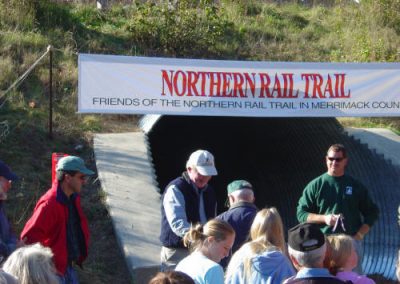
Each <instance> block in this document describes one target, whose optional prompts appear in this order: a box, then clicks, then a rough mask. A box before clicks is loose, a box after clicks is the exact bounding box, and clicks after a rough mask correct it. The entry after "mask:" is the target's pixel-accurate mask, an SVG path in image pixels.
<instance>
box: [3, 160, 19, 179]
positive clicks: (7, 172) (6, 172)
mask: <svg viewBox="0 0 400 284" xmlns="http://www.w3.org/2000/svg"><path fill="white" fill-rule="evenodd" d="M0 176H2V177H4V178H6V179H8V180H11V181H16V180H17V179H18V176H17V175H16V174H14V173H13V172H12V171H11V170H10V168H9V167H8V166H7V165H6V163H4V162H3V161H0Z"/></svg>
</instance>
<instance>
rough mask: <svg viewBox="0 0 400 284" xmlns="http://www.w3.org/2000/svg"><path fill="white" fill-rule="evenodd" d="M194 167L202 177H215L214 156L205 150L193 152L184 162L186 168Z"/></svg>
mask: <svg viewBox="0 0 400 284" xmlns="http://www.w3.org/2000/svg"><path fill="white" fill-rule="evenodd" d="M192 166H195V167H196V170H197V171H198V172H199V173H200V174H201V175H203V176H216V175H217V174H218V173H217V169H216V168H215V163H214V156H213V155H212V154H211V153H210V152H208V151H206V150H197V151H195V152H193V153H192V154H191V155H190V157H189V160H188V161H187V162H186V168H188V167H192Z"/></svg>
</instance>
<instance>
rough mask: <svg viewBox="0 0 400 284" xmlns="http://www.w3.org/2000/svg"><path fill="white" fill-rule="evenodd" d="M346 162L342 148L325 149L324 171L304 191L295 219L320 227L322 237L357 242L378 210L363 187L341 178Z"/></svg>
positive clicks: (351, 179)
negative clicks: (340, 235) (341, 236)
mask: <svg viewBox="0 0 400 284" xmlns="http://www.w3.org/2000/svg"><path fill="white" fill-rule="evenodd" d="M347 162H348V158H347V153H346V149H345V147H344V146H343V145H341V144H334V145H332V146H331V147H330V148H329V149H328V152H327V155H326V165H327V168H328V171H327V172H326V173H324V174H322V175H321V176H319V177H317V178H316V179H314V180H312V181H311V182H310V183H309V184H308V185H307V186H306V187H305V189H304V191H303V194H302V196H301V197H300V200H299V204H298V206H297V219H298V220H299V222H301V223H304V222H308V223H318V224H320V225H321V230H322V231H323V233H324V234H332V233H335V234H336V233H344V234H347V235H350V236H352V237H353V238H354V239H355V240H357V241H361V240H362V239H363V238H364V236H365V235H366V234H367V233H368V232H369V230H370V228H371V227H372V225H373V224H374V222H375V221H376V220H377V219H378V215H379V209H378V207H377V206H376V204H375V203H374V202H373V201H372V199H371V198H370V196H369V194H368V190H367V189H366V188H365V186H364V185H362V184H361V183H360V182H359V181H357V180H356V179H354V178H353V177H351V176H349V175H346V174H345V168H346V165H347ZM360 254H361V252H359V257H360V260H359V263H361V255H360Z"/></svg>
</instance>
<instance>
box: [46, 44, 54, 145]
mask: <svg viewBox="0 0 400 284" xmlns="http://www.w3.org/2000/svg"><path fill="white" fill-rule="evenodd" d="M47 50H48V51H49V56H50V60H49V138H50V139H53V47H52V46H51V45H49V46H48V47H47Z"/></svg>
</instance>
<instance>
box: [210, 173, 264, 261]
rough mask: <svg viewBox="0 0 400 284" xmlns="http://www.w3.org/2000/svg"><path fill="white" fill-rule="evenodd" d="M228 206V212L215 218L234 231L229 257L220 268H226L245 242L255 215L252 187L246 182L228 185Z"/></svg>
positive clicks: (255, 208)
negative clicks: (224, 222)
mask: <svg viewBox="0 0 400 284" xmlns="http://www.w3.org/2000/svg"><path fill="white" fill-rule="evenodd" d="M227 193H228V200H227V202H228V205H229V210H228V211H225V212H224V213H222V214H220V215H219V216H217V218H218V219H220V220H224V221H226V222H228V223H229V224H230V225H231V226H232V227H233V229H234V230H235V233H236V234H235V236H236V237H235V242H234V243H233V246H232V249H231V253H230V255H229V256H227V257H225V258H224V259H222V260H221V262H220V264H221V266H222V267H224V268H225V267H226V266H227V265H228V263H229V260H230V258H231V256H232V254H234V253H235V252H236V251H237V250H238V249H239V248H240V247H241V246H242V244H243V243H244V242H245V241H246V240H247V238H248V236H249V232H250V227H251V224H252V223H253V220H254V217H255V216H256V214H257V211H258V209H257V207H256V206H255V205H254V200H255V198H254V192H253V186H252V185H251V184H250V183H249V182H248V181H246V180H235V181H233V182H231V183H230V184H228V187H227Z"/></svg>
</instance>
